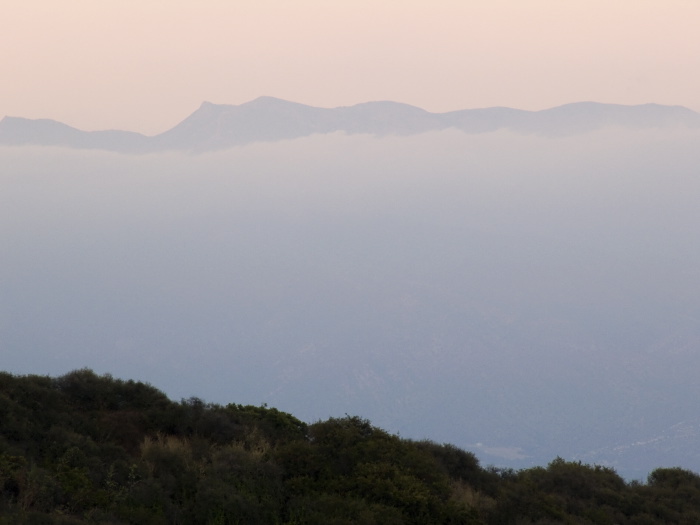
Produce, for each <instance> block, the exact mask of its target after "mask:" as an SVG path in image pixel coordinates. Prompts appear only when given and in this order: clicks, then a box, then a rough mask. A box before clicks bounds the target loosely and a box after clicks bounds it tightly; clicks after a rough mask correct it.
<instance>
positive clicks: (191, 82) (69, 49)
mask: <svg viewBox="0 0 700 525" xmlns="http://www.w3.org/2000/svg"><path fill="white" fill-rule="evenodd" d="M698 20H700V2H697V1H696V0H666V1H664V2H660V1H658V0H585V1H584V0H489V1H485V0H479V1H474V0H430V1H427V0H400V1H399V0H383V1H381V2H377V1H369V0H352V1H346V0H337V1H328V0H295V1H294V2H291V1H288V0H236V1H229V0H198V1H197V2H195V1H192V0H99V1H95V0H62V1H61V2H56V1H55V0H22V1H20V0H7V1H6V2H4V3H3V8H2V29H1V30H0V49H2V50H3V51H2V53H0V117H1V116H4V115H10V116H21V117H26V118H51V119H55V120H59V121H61V122H65V123H67V124H69V125H72V126H75V127H77V128H80V129H84V130H98V129H125V130H131V131H139V132H142V133H146V134H156V133H160V132H162V131H165V130H167V129H169V128H171V127H172V126H174V125H175V124H177V123H178V122H180V121H181V120H183V119H184V118H185V117H186V116H187V115H189V114H190V113H191V112H193V111H194V110H195V109H197V107H199V105H200V104H201V103H202V102H203V101H205V100H206V101H209V102H214V103H219V104H241V103H244V102H247V101H249V100H252V99H254V98H256V97H258V96H262V95H267V96H275V97H279V98H283V99H286V100H292V101H295V102H301V103H304V104H309V105H314V106H320V107H336V106H343V105H352V104H357V103H361V102H367V101H371V100H394V101H397V102H404V103H407V104H412V105H416V106H419V107H422V108H424V109H427V110H429V111H434V112H443V111H450V110H456V109H467V108H476V107H489V106H508V107H515V108H520V109H529V110H537V109H544V108H547V107H552V106H556V105H560V104H565V103H568V102H576V101H583V100H594V101H598V102H607V103H620V104H641V103H648V102H656V103H659V104H674V105H675V104H678V105H684V106H686V107H689V108H691V109H694V110H696V111H700V52H698V50H699V49H700V32H698V31H697V21H698Z"/></svg>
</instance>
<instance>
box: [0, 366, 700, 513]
mask: <svg viewBox="0 0 700 525" xmlns="http://www.w3.org/2000/svg"><path fill="white" fill-rule="evenodd" d="M87 523H91V524H92V523H94V524H115V525H116V524H195V525H196V524H205V525H209V524H210V525H223V524H258V523H259V524H268V523H269V524H287V525H292V524H324V525H326V524H337V525H340V524H351V523H358V524H360V523H361V524H382V525H384V524H386V525H391V524H426V523H428V524H430V523H435V524H443V523H444V524H525V523H538V524H554V523H570V524H583V523H600V524H617V523H619V524H639V525H642V524H657V523H664V524H669V523H677V524H686V523H687V524H691V523H693V524H695V523H700V476H698V475H697V474H695V473H692V472H690V471H687V470H683V469H681V468H671V469H657V470H655V471H654V472H652V473H651V475H650V476H649V479H648V481H647V483H637V482H633V483H626V482H625V481H624V480H623V479H622V478H621V477H620V476H618V475H617V473H616V472H615V471H614V470H612V469H609V468H604V467H599V466H590V465H583V464H580V463H573V462H567V461H564V460H562V459H555V460H554V461H552V462H551V463H550V464H549V465H548V466H547V467H536V468H531V469H526V470H522V471H517V472H516V471H512V470H497V469H492V468H482V467H481V466H480V465H479V463H478V461H477V459H476V458H475V456H474V455H473V454H471V453H469V452H466V451H463V450H461V449H459V448H457V447H454V446H452V445H440V444H437V443H433V442H430V441H411V440H406V439H401V438H399V437H397V436H394V435H391V434H389V433H387V432H385V431H383V430H381V429H379V428H377V427H374V426H373V425H371V424H370V422H369V421H367V420H364V419H362V418H359V417H351V416H346V417H343V418H331V419H328V420H327V421H319V422H317V423H314V424H310V425H307V424H306V423H303V422H302V421H299V420H298V419H296V418H295V417H294V416H292V415H290V414H286V413H284V412H280V411H278V410H276V409H274V408H267V407H254V406H241V405H236V404H229V405H226V406H221V405H217V404H209V403H205V402H203V401H202V400H200V399H197V398H191V399H187V400H183V401H181V402H179V403H178V402H174V401H171V400H169V399H168V398H167V397H166V396H165V395H164V394H163V393H162V392H160V391H158V390H157V389H155V388H153V387H152V386H150V385H147V384H144V383H140V382H135V381H123V380H120V379H114V378H112V377H111V376H108V375H107V376H98V375H96V374H94V373H93V372H92V371H90V370H77V371H74V372H71V373H69V374H67V375H64V376H62V377H58V378H50V377H42V376H15V375H11V374H8V373H3V372H0V525H4V524H62V525H63V524H64V525H69V524H87Z"/></svg>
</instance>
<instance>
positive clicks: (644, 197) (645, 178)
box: [0, 130, 700, 471]
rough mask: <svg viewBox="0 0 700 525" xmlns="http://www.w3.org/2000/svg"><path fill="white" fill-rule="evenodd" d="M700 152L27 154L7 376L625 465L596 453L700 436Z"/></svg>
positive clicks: (390, 148) (631, 145)
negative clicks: (149, 392)
mask: <svg viewBox="0 0 700 525" xmlns="http://www.w3.org/2000/svg"><path fill="white" fill-rule="evenodd" d="M699 144H700V134H698V133H694V132H683V131H680V130H676V131H672V132H671V131H666V132H660V131H659V132H655V131H645V132H631V131H605V132H599V133H596V134H591V135H587V136H583V137H581V136H579V137H571V138H566V139H545V138H537V137H530V136H518V135H511V134H507V133H496V134H490V135H477V136H469V135H464V134H462V133H459V132H453V131H448V132H440V133H430V134H425V135H419V136H413V137H404V138H395V137H388V138H373V137H368V136H344V135H340V134H335V135H328V136H315V137H310V138H306V139H299V140H294V141H287V142H280V143H275V144H256V145H251V146H247V147H242V148H236V149H232V150H229V151H226V152H221V153H216V154H206V155H199V156H188V155H181V154H169V155H144V156H126V155H118V154H108V153H99V152H84V151H68V150H60V149H52V148H2V149H0V165H2V173H1V174H0V185H1V186H0V188H1V193H0V243H1V246H2V250H0V356H1V358H0V363H1V365H2V366H1V368H2V369H5V370H9V371H11V372H15V373H39V374H52V375H55V374H61V373H65V372H67V371H69V370H71V369H75V368H81V367H90V368H93V369H94V370H96V371H97V372H100V373H103V372H109V373H112V374H114V375H115V376H119V377H128V378H138V379H142V380H145V381H148V382H150V383H152V384H154V385H155V386H157V387H159V388H161V389H163V390H164V391H165V392H166V393H167V394H168V395H170V396H171V397H173V398H175V399H179V398H180V397H189V396H192V395H196V396H199V397H201V398H204V399H205V400H207V401H212V402H220V403H228V402H235V403H244V404H247V403H251V404H260V403H263V402H264V403H268V404H270V405H273V406H276V407H278V408H280V409H283V410H287V411H290V412H292V413H294V414H295V415H297V416H298V417H301V418H302V419H305V420H307V421H313V420H315V419H318V418H325V417H328V416H342V415H344V414H345V413H350V414H359V415H362V416H364V417H368V418H370V419H371V420H372V422H373V423H375V424H377V425H379V426H382V427H384V428H386V429H388V430H391V431H399V432H400V433H401V435H403V436H406V437H414V438H423V437H430V438H432V439H435V440H437V441H449V442H453V443H456V444H457V445H460V446H464V447H467V448H469V449H472V450H474V451H476V452H477V453H479V454H480V456H481V457H482V458H483V459H484V462H486V463H489V462H495V463H498V464H512V465H514V466H519V465H525V464H531V463H535V462H542V461H546V460H549V459H552V458H553V457H554V456H555V455H557V454H559V455H562V456H564V457H583V458H584V459H586V458H592V460H601V461H610V462H612V464H615V463H614V462H615V461H616V460H615V459H614V458H612V459H611V458H610V457H608V456H604V455H601V456H600V457H597V456H595V454H593V452H592V451H595V450H599V449H606V450H607V448H606V447H609V446H612V445H615V444H625V443H628V442H630V441H634V440H640V439H643V438H645V437H653V436H655V435H660V434H662V433H663V432H666V430H667V429H668V428H669V427H671V426H672V425H675V424H678V423H680V422H687V421H689V420H691V419H692V418H696V417H697V416H696V412H695V406H694V405H695V403H696V399H697V398H698V396H699V395H700V383H698V382H697V380H696V378H695V375H696V371H697V370H698V365H700V358H699V356H698V342H700V328H699V327H700V323H698V317H700V244H699V243H698V242H697V237H698V236H697V233H696V230H697V224H699V223H700V206H698V203H699V202H700V180H699V179H698V176H697V167H698V166H700V148H699V147H698V145H699ZM586 453H589V455H588V456H586V455H585V454H586ZM582 454H583V455H582ZM591 454H593V455H591ZM686 460H687V461H688V462H690V463H691V464H690V465H688V466H689V467H691V468H700V458H698V457H697V456H696V457H694V458H685V457H683V458H679V459H678V461H677V462H681V461H686ZM615 466H618V468H622V469H628V470H629V469H630V468H631V467H629V466H628V465H623V464H619V465H617V464H615ZM651 466H657V465H651ZM646 467H647V465H642V466H641V467H640V471H641V470H643V469H644V468H646Z"/></svg>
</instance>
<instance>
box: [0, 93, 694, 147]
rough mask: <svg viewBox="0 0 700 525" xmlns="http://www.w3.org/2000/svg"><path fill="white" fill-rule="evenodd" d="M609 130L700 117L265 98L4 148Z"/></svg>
mask: <svg viewBox="0 0 700 525" xmlns="http://www.w3.org/2000/svg"><path fill="white" fill-rule="evenodd" d="M610 126H619V127H626V128H666V127H671V126H684V127H688V128H700V114H699V113H696V112H694V111H692V110H690V109H688V108H686V107H684V106H665V105H660V104H653V103H650V104H641V105H622V104H604V103H600V102H591V101H585V102H573V103H569V104H564V105H561V106H556V107H552V108H548V109H544V110H539V111H527V110H521V109H514V108H508V107H490V108H476V109H462V110H456V111H449V112H445V113H431V112H429V111H426V110H424V109H422V108H419V107H417V106H411V105H409V104H404V103H400V102H393V101H387V100H384V101H370V102H363V103H360V104H355V105H352V106H339V107H335V108H320V107H315V106H309V105H305V104H300V103H297V102H290V101H287V100H283V99H280V98H275V97H270V96H261V97H258V98H256V99H253V100H251V101H249V102H245V103H243V104H240V105H230V104H215V103H212V102H207V101H205V102H202V104H201V105H200V106H199V108H198V109H197V110H195V111H194V112H193V113H191V114H190V115H189V116H187V117H186V118H185V119H184V120H182V121H181V122H180V123H179V124H177V125H175V126H174V127H172V128H171V129H169V130H167V131H164V132H162V133H159V134H157V135H152V136H147V135H144V134H141V133H137V132H132V131H122V130H100V131H82V130H80V129H77V128H74V127H71V126H68V125H67V124H63V123H61V122H59V121H56V120H51V119H26V118H22V117H13V116H6V117H4V118H3V119H2V120H0V145H7V146H18V145H38V146H61V147H69V148H77V149H100V150H107V151H114V152H119V153H150V152H158V151H178V150H179V151H189V152H195V153H197V152H205V151H215V150H222V149H228V148H231V147H235V146H240V145H244V144H249V143H253V142H275V141H280V140H290V139H295V138H301V137H306V136H309V135H313V134H327V133H335V132H343V133H347V134H370V135H376V136H386V135H399V136H406V135H415V134H419V133H426V132H429V131H442V130H445V129H451V128H452V129H457V130H460V131H462V132H464V133H470V134H477V133H489V132H494V131H498V130H503V129H506V130H510V131H512V132H515V133H521V134H535V135H542V136H547V137H560V136H570V135H576V134H581V133H588V132H591V131H595V130H597V129H602V128H605V127H610Z"/></svg>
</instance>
